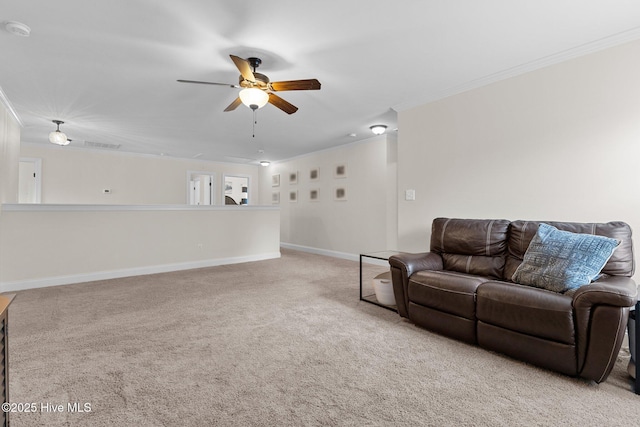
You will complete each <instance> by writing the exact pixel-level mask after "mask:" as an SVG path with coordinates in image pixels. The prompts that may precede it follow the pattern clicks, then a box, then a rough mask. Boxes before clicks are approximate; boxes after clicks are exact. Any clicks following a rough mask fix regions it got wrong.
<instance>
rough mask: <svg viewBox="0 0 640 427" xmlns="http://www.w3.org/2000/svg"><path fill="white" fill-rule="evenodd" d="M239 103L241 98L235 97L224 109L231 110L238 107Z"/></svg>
mask: <svg viewBox="0 0 640 427" xmlns="http://www.w3.org/2000/svg"><path fill="white" fill-rule="evenodd" d="M240 104H242V100H241V99H240V98H236V99H235V100H234V101H233V102H232V103H231V104H229V106H228V107H227V108H225V109H224V111H233V110H235V109H236V108H238V106H240Z"/></svg>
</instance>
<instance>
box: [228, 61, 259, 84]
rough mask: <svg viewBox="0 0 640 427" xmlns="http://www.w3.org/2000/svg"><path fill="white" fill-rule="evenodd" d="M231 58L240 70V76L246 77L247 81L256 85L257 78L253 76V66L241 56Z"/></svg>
mask: <svg viewBox="0 0 640 427" xmlns="http://www.w3.org/2000/svg"><path fill="white" fill-rule="evenodd" d="M229 56H230V57H231V60H232V61H233V63H234V64H236V67H238V70H240V74H242V77H244V79H245V80H249V81H250V82H253V83H255V82H256V77H255V76H254V75H253V71H251V65H249V61H247V60H246V59H242V58H240V57H239V56H235V55H229Z"/></svg>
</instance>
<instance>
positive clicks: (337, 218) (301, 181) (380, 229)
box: [260, 135, 397, 256]
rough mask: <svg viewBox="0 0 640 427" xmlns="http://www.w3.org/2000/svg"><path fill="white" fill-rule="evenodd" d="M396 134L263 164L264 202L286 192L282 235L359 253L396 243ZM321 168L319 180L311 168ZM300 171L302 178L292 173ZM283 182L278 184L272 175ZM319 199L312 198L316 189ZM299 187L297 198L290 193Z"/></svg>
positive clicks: (323, 248) (309, 245) (296, 242)
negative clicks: (342, 172)
mask: <svg viewBox="0 0 640 427" xmlns="http://www.w3.org/2000/svg"><path fill="white" fill-rule="evenodd" d="M396 150H397V148H396V139H395V135H389V136H387V135H383V136H379V137H374V138H371V139H368V140H366V141H363V142H359V143H353V144H350V145H347V146H341V147H337V148H333V149H329V150H324V151H320V152H316V153H312V154H309V155H306V156H302V157H298V158H294V159H291V160H288V161H283V162H278V163H274V164H272V165H271V166H269V167H266V168H262V170H261V179H260V182H261V186H260V196H261V200H260V203H261V204H265V205H266V204H270V203H271V201H272V194H273V193H274V192H279V193H280V209H281V226H280V230H281V241H282V242H283V243H285V244H289V245H292V246H297V247H302V248H305V249H315V250H319V251H320V252H321V253H322V252H325V253H334V254H336V255H338V256H349V255H351V256H353V255H356V254H359V253H363V252H371V251H380V250H385V249H394V248H395V247H396V245H397V241H396V229H397V201H396V199H397V195H396V166H397V165H396V155H397V154H396ZM341 164H344V165H346V167H347V174H346V175H347V176H346V177H345V178H336V177H335V176H334V169H335V167H336V166H337V165H341ZM316 168H317V169H319V171H320V176H319V178H318V179H317V180H316V181H312V180H311V179H310V176H309V174H310V171H311V169H316ZM292 172H297V173H298V183H297V184H290V183H289V174H290V173H292ZM275 174H279V175H280V185H279V186H278V187H273V186H272V183H271V181H272V176H273V175H275ZM339 187H344V188H346V190H347V199H346V200H345V201H337V200H335V196H334V193H335V190H336V188H339ZM311 190H318V191H319V195H320V197H319V200H318V201H311V200H310V191H311ZM291 191H297V195H298V197H297V201H296V202H295V203H292V202H290V201H289V193H290V192H291Z"/></svg>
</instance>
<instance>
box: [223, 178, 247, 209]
mask: <svg viewBox="0 0 640 427" xmlns="http://www.w3.org/2000/svg"><path fill="white" fill-rule="evenodd" d="M223 185H224V198H225V204H230V205H234V204H235V205H248V204H249V176H248V175H225V176H224V184H223ZM232 201H233V203H232Z"/></svg>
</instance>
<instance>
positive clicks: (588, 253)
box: [511, 223, 620, 292]
mask: <svg viewBox="0 0 640 427" xmlns="http://www.w3.org/2000/svg"><path fill="white" fill-rule="evenodd" d="M619 244H620V242H619V241H618V240H616V239H611V238H609V237H603V236H595V235H593V234H579V233H570V232H568V231H561V230H558V229H557V228H555V227H553V226H551V225H548V224H544V223H542V224H540V226H539V227H538V231H537V232H536V235H535V236H533V239H531V243H529V247H528V248H527V251H526V252H525V254H524V258H523V260H522V263H521V264H520V266H519V267H518V268H517V269H516V272H515V273H513V277H512V278H511V280H513V281H514V282H516V283H520V284H522V285H528V286H535V287H537V288H543V289H547V290H550V291H554V292H565V291H568V290H569V289H575V288H579V287H580V286H583V285H587V284H589V283H591V281H592V280H594V279H595V278H596V277H597V276H598V274H600V271H601V270H602V269H603V268H604V265H605V264H606V263H607V261H609V258H611V255H612V254H613V251H614V250H615V249H616V248H617V247H618V245H619Z"/></svg>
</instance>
